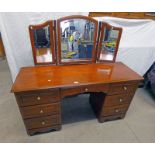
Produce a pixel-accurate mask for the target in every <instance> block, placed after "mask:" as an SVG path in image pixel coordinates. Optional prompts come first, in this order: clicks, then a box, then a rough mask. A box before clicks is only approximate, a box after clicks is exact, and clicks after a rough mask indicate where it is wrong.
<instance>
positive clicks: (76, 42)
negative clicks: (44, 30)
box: [58, 16, 97, 63]
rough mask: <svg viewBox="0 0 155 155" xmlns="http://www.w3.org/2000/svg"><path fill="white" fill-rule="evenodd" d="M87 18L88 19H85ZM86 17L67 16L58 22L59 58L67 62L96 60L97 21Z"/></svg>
mask: <svg viewBox="0 0 155 155" xmlns="http://www.w3.org/2000/svg"><path fill="white" fill-rule="evenodd" d="M85 18H86V19H85ZM85 18H80V17H79V18H74V17H73V16H72V18H65V20H63V19H61V20H59V22H58V29H59V33H58V35H59V36H58V37H59V46H58V48H59V59H60V61H59V62H60V63H61V62H62V63H65V62H73V63H74V62H88V61H93V60H94V52H95V46H94V45H95V37H96V33H97V32H96V31H97V30H96V27H97V26H96V23H95V22H94V21H91V20H89V17H85Z"/></svg>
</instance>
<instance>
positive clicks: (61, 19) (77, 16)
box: [57, 15, 98, 65]
mask: <svg viewBox="0 0 155 155" xmlns="http://www.w3.org/2000/svg"><path fill="white" fill-rule="evenodd" d="M70 19H85V20H88V21H91V22H93V23H94V24H95V28H94V46H93V50H92V58H91V59H90V60H74V61H68V62H62V61H61V31H60V30H61V28H60V23H61V22H62V21H65V20H70ZM57 31H58V57H57V58H58V64H59V65H64V64H66V65H67V64H86V63H95V58H96V39H97V31H98V21H97V20H95V19H93V18H91V17H88V16H81V15H73V16H66V17H62V18H59V19H58V20H57Z"/></svg>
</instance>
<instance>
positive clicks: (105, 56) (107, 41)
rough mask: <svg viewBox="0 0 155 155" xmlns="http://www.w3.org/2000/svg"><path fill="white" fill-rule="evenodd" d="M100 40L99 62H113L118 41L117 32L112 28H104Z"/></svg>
mask: <svg viewBox="0 0 155 155" xmlns="http://www.w3.org/2000/svg"><path fill="white" fill-rule="evenodd" d="M103 33H104V36H103V40H102V46H101V53H100V58H99V59H100V60H113V59H114V55H115V52H117V51H116V46H117V41H118V39H119V30H114V29H113V28H112V27H105V29H104V32H103Z"/></svg>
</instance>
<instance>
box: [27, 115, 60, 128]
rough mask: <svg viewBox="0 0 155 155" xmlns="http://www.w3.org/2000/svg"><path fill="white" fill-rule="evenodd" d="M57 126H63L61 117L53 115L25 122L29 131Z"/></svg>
mask: <svg viewBox="0 0 155 155" xmlns="http://www.w3.org/2000/svg"><path fill="white" fill-rule="evenodd" d="M57 124H61V118H60V115H53V116H48V117H40V118H33V119H27V120H25V125H26V128H27V129H36V128H44V127H49V126H53V125H57Z"/></svg>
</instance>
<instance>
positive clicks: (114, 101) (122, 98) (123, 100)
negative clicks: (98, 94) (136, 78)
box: [104, 94, 133, 107]
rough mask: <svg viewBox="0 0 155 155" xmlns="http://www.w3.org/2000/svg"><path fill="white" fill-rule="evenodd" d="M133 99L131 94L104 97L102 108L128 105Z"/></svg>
mask: <svg viewBox="0 0 155 155" xmlns="http://www.w3.org/2000/svg"><path fill="white" fill-rule="evenodd" d="M132 98H133V94H129V95H128V94H120V95H112V96H106V97H105V100H104V106H105V107H107V106H117V105H124V104H130V102H131V100H132Z"/></svg>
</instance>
